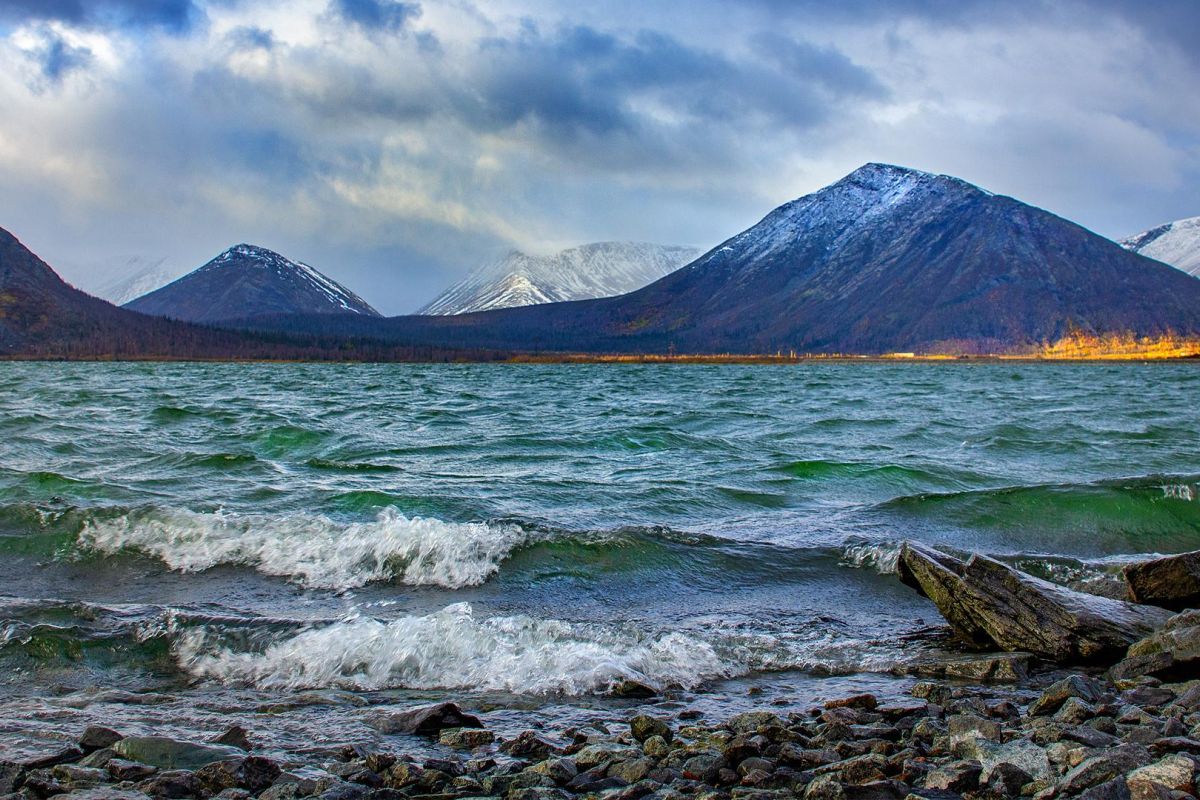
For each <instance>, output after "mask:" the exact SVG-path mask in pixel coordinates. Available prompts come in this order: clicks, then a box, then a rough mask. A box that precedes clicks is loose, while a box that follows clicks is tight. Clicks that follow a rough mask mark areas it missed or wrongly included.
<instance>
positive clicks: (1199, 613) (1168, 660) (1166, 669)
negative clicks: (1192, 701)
mask: <svg viewBox="0 0 1200 800" xmlns="http://www.w3.org/2000/svg"><path fill="white" fill-rule="evenodd" d="M1133 659H1143V660H1146V661H1150V660H1153V663H1154V665H1155V668H1154V670H1153V671H1151V672H1145V673H1142V674H1147V675H1154V676H1156V677H1161V678H1173V677H1176V676H1178V677H1181V678H1190V677H1193V676H1195V675H1196V674H1200V610H1193V611H1185V612H1183V613H1182V614H1176V615H1175V616H1173V617H1171V618H1170V619H1168V620H1167V621H1166V623H1165V624H1164V625H1163V627H1162V629H1161V630H1159V631H1157V632H1155V633H1153V634H1151V635H1149V636H1147V637H1145V638H1144V639H1141V640H1139V641H1137V642H1135V643H1134V644H1132V645H1131V646H1130V647H1129V652H1128V657H1127V658H1126V661H1132V660H1133ZM1139 663H1141V662H1139ZM1122 665H1125V662H1121V664H1120V665H1118V666H1122ZM1124 669H1126V670H1127V669H1128V666H1127V665H1126V666H1125V667H1124Z"/></svg>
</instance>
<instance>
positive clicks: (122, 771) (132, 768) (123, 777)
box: [104, 758, 158, 782]
mask: <svg viewBox="0 0 1200 800" xmlns="http://www.w3.org/2000/svg"><path fill="white" fill-rule="evenodd" d="M104 768H105V770H106V771H107V772H108V774H109V775H111V776H112V778H113V780H114V781H133V782H136V781H140V780H142V779H144V778H149V777H150V776H151V775H153V774H154V773H156V772H158V767H152V766H150V765H149V764H143V763H141V762H139V761H128V760H126V759H124V758H113V759H109V762H108V763H107V764H105V765H104Z"/></svg>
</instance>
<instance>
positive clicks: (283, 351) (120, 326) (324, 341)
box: [0, 228, 504, 361]
mask: <svg viewBox="0 0 1200 800" xmlns="http://www.w3.org/2000/svg"><path fill="white" fill-rule="evenodd" d="M503 355H504V354H503V353H497V352H494V351H490V350H489V351H485V350H467V351H461V350H449V349H446V348H442V347H438V346H435V345H422V346H420V347H416V348H408V347H398V346H396V345H394V344H386V343H380V342H377V341H373V340H364V339H357V340H356V339H349V338H346V337H340V336H339V337H337V338H321V337H314V336H306V335H303V334H300V335H295V336H289V335H283V334H278V333H267V334H254V333H246V332H242V331H233V330H219V329H215V328H209V327H204V326H201V325H194V324H191V323H187V322H176V321H174V320H169V319H164V318H162V317H149V316H146V315H144V314H139V313H137V312H134V311H129V310H126V309H123V308H118V307H117V306H114V305H113V304H112V303H109V302H106V301H104V300H101V299H99V298H96V297H92V296H91V295H89V294H85V293H84V292H81V291H80V290H78V289H76V288H75V287H73V286H71V285H69V284H68V283H66V282H65V281H63V280H62V278H60V277H59V276H58V275H57V273H55V272H54V270H53V269H51V268H50V266H49V265H48V264H46V262H44V261H42V260H41V259H40V258H38V257H37V256H36V255H34V254H33V253H32V252H31V251H30V250H29V249H28V248H27V247H25V245H23V244H21V242H20V241H18V240H17V238H16V237H15V236H13V235H12V234H11V233H9V232H8V231H6V230H4V229H3V228H0V358H48V359H97V360H109V359H151V360H158V359H210V360H212V359H221V360H233V359H274V360H280V359H284V360H346V359H356V360H363V361H448V360H463V359H470V360H491V359H496V358H500V357H503Z"/></svg>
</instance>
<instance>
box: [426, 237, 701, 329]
mask: <svg viewBox="0 0 1200 800" xmlns="http://www.w3.org/2000/svg"><path fill="white" fill-rule="evenodd" d="M702 252H703V251H702V250H700V249H699V248H695V247H679V246H672V245H660V244H644V243H641V242H597V243H595V244H585V245H582V246H581V247H572V248H570V249H568V250H562V251H560V252H558V253H555V254H553V255H549V256H531V255H527V254H526V253H522V252H520V251H519V250H512V251H510V252H508V253H507V254H505V255H504V256H503V257H502V258H500V259H498V260H497V261H495V262H493V263H491V264H486V265H484V266H483V267H481V268H479V269H477V270H476V271H475V272H473V273H471V274H470V275H468V276H467V277H466V278H465V279H464V280H462V281H460V282H458V283H456V284H454V285H453V286H451V287H450V288H449V289H447V290H446V291H445V292H443V293H442V294H441V295H439V296H438V297H437V298H436V299H435V300H433V301H432V302H431V303H429V304H428V305H426V306H425V307H424V308H422V309H421V310H420V311H418V312H417V313H418V314H430V315H439V316H440V315H446V314H467V313H471V312H474V311H491V310H493V309H497V308H514V307H517V306H532V305H537V304H540V303H558V302H563V301H566V300H587V299H590V298H594V297H612V296H614V295H619V294H625V293H627V292H632V291H633V290H635V289H640V288H642V287H643V286H645V285H646V284H648V283H651V282H652V281H656V280H658V279H659V278H661V277H662V276H664V275H666V274H667V273H669V272H673V271H674V270H677V269H679V268H680V267H682V266H683V265H684V264H686V263H688V262H689V261H691V260H693V259H695V258H697V257H698V256H699V255H700V254H701V253H702Z"/></svg>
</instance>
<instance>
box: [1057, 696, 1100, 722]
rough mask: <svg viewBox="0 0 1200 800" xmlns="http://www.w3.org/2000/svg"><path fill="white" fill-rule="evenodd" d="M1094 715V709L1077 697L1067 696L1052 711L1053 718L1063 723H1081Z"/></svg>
mask: <svg viewBox="0 0 1200 800" xmlns="http://www.w3.org/2000/svg"><path fill="white" fill-rule="evenodd" d="M1095 716H1096V709H1095V708H1094V707H1093V706H1091V705H1089V704H1088V703H1087V702H1085V701H1083V700H1080V699H1079V698H1078V697H1068V698H1067V701H1066V702H1065V703H1063V704H1062V705H1061V706H1060V707H1059V709H1058V711H1055V712H1054V720H1055V721H1056V722H1061V723H1063V724H1064V725H1082V724H1083V723H1085V722H1087V721H1088V720H1090V719H1092V718H1093V717H1095Z"/></svg>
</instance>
